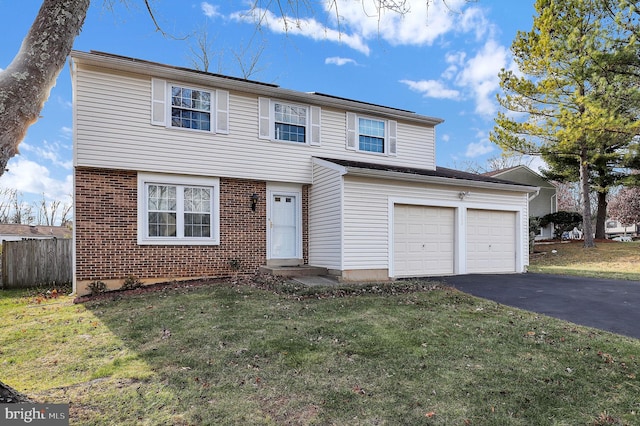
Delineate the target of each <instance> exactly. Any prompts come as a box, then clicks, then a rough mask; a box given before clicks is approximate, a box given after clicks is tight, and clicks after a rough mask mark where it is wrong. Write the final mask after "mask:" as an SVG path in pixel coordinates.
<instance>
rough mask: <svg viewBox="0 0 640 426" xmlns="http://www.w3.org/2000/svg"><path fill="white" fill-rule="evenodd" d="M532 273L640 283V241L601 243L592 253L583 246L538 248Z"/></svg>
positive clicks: (566, 245) (580, 243)
mask: <svg viewBox="0 0 640 426" xmlns="http://www.w3.org/2000/svg"><path fill="white" fill-rule="evenodd" d="M554 250H555V253H554V252H553V251H554ZM529 271H530V272H542V273H550V274H566V275H579V276H587V277H599V278H616V279H625V280H636V281H640V241H636V242H630V243H621V242H615V241H610V242H598V243H597V244H596V247H595V248H590V249H585V248H584V247H583V245H582V242H570V243H556V244H540V245H536V247H535V253H534V254H532V255H531V259H530V265H529Z"/></svg>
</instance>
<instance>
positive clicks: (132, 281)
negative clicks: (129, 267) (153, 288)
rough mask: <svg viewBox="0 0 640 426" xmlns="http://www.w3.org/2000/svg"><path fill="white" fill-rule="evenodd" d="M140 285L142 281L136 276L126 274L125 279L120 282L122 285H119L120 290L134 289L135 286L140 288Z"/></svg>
mask: <svg viewBox="0 0 640 426" xmlns="http://www.w3.org/2000/svg"><path fill="white" fill-rule="evenodd" d="M140 287H142V281H140V280H139V279H138V278H136V277H134V276H133V275H128V276H127V277H126V278H125V279H124V282H123V283H122V287H120V288H121V289H122V290H135V289H136V288H140Z"/></svg>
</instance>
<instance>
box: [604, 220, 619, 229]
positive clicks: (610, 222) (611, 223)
mask: <svg viewBox="0 0 640 426" xmlns="http://www.w3.org/2000/svg"><path fill="white" fill-rule="evenodd" d="M617 226H618V222H615V221H613V220H608V221H607V228H616V227H617Z"/></svg>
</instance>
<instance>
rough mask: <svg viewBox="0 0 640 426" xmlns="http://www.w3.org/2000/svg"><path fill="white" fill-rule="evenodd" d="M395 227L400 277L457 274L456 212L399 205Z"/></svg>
mask: <svg viewBox="0 0 640 426" xmlns="http://www.w3.org/2000/svg"><path fill="white" fill-rule="evenodd" d="M393 225H394V264H393V265H394V275H395V276H396V277H415V276H421V275H422V276H427V275H451V274H453V256H454V244H453V238H454V210H453V209H452V208H446V207H425V206H410V205H396V206H395V209H394V223H393Z"/></svg>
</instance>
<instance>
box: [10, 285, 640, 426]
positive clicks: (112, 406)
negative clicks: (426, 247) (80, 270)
mask: <svg viewBox="0 0 640 426" xmlns="http://www.w3.org/2000/svg"><path fill="white" fill-rule="evenodd" d="M411 287H420V291H407V290H408V289H409V288H411ZM352 293H357V294H352ZM0 320H1V321H2V322H1V325H0V372H1V373H0V380H2V381H5V382H6V383H7V384H9V385H11V386H13V387H14V388H17V389H19V390H21V391H24V392H26V393H27V394H28V395H29V396H30V397H32V398H33V399H35V400H38V401H48V402H66V403H70V404H71V423H72V424H87V425H99V424H104V425H112V424H150V425H156V424H171V425H213V424H215V425H219V424H233V425H235V424H243V425H244V424H247V425H281V424H291V425H298V424H304V425H306V424H320V425H326V424H336V425H373V424H377V425H382V424H389V425H396V424H402V425H409V424H425V425H532V424H540V425H543V424H557V425H576V424H583V425H605V424H638V423H640V400H639V399H638V392H639V389H640V381H639V380H638V376H639V375H640V365H639V359H638V357H639V356H640V341H639V340H636V339H631V338H626V337H622V336H618V335H613V334H610V333H606V332H601V331H597V330H593V329H588V328H585V327H580V326H576V325H574V324H570V323H567V322H563V321H559V320H555V319H551V318H548V317H545V316H541V315H536V314H533V313H527V312H523V311H520V310H517V309H513V308H509V307H506V306H502V305H499V304H496V303H493V302H489V301H485V300H481V299H477V298H474V297H471V296H467V295H465V294H462V293H460V292H458V291H455V290H451V289H443V288H439V287H437V286H435V287H433V286H432V284H430V283H424V282H402V283H396V284H394V285H378V286H366V287H357V288H355V289H354V290H344V289H342V290H340V289H338V290H336V289H334V290H322V289H305V288H298V289H296V288H293V287H291V286H276V287H272V288H256V287H255V286H250V285H229V284H224V283H222V284H216V285H212V286H205V287H199V288H183V289H177V290H176V289H174V290H165V291H159V292H156V293H148V294H142V295H134V296H128V297H126V298H120V299H119V300H109V299H106V300H101V301H93V302H89V303H86V304H80V305H74V304H72V303H71V299H70V298H69V297H66V296H65V297H59V298H55V299H46V300H41V299H37V298H35V297H33V296H27V295H25V293H20V292H15V291H14V292H8V291H3V292H0Z"/></svg>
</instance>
